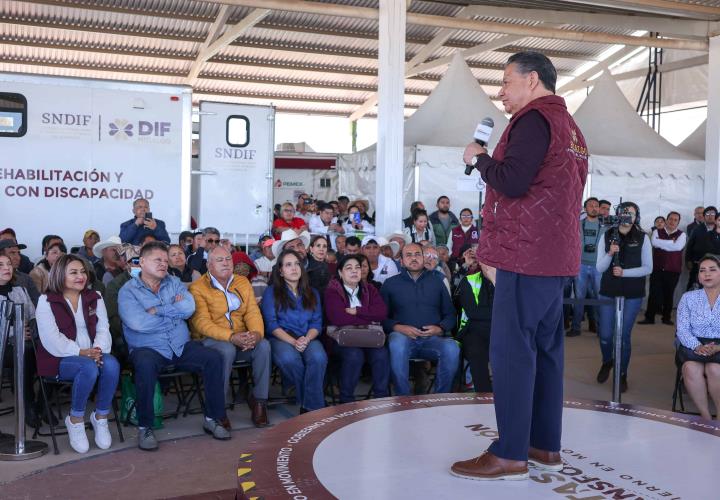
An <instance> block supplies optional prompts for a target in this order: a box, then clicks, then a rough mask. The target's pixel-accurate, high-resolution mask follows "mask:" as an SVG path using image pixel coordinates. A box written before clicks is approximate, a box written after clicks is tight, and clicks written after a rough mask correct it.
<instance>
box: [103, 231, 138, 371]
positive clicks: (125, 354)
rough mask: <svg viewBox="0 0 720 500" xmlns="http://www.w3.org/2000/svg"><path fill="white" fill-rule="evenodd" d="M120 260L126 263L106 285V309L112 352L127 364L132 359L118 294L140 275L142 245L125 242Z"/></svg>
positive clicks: (122, 363) (120, 252) (121, 361)
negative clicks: (121, 317)
mask: <svg viewBox="0 0 720 500" xmlns="http://www.w3.org/2000/svg"><path fill="white" fill-rule="evenodd" d="M118 255H119V257H120V260H121V261H122V262H124V263H125V268H124V269H123V271H122V272H121V273H120V274H118V275H117V276H115V277H114V278H113V279H112V280H111V281H110V282H109V283H108V284H107V286H106V287H105V294H104V298H105V309H106V310H107V315H108V321H109V322H110V335H111V336H112V353H113V354H114V355H115V357H116V358H117V359H118V361H120V365H121V366H125V365H127V364H128V362H129V361H130V352H129V351H128V346H127V342H125V336H124V335H123V326H122V320H121V319H120V311H119V310H118V296H119V294H120V289H121V288H122V287H123V286H125V283H127V282H128V281H130V280H131V279H132V278H137V277H138V276H140V247H136V246H135V245H131V244H130V243H123V244H122V245H121V246H120V249H119V250H118Z"/></svg>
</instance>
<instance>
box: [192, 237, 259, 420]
mask: <svg viewBox="0 0 720 500" xmlns="http://www.w3.org/2000/svg"><path fill="white" fill-rule="evenodd" d="M218 292H221V293H218ZM190 293H191V294H192V296H193V298H194V299H195V313H194V314H193V315H192V316H191V317H190V322H189V323H190V331H191V332H192V334H193V338H195V339H197V340H200V341H201V342H202V343H203V345H204V346H206V347H209V348H211V349H214V350H216V351H217V352H219V353H220V355H221V356H222V363H223V364H222V368H223V390H224V393H223V394H225V398H226V403H228V402H230V401H229V400H228V399H227V398H228V388H229V387H230V375H231V374H232V365H233V363H234V362H235V361H247V362H250V363H251V364H252V374H253V391H252V394H251V395H250V397H249V399H248V405H249V406H250V411H251V412H252V421H253V424H255V426H256V427H265V426H266V425H268V417H267V406H266V404H267V399H268V391H269V386H270V344H269V343H268V341H267V340H265V338H264V333H265V329H264V326H263V320H262V314H261V313H260V309H259V308H258V306H257V303H256V302H255V295H254V294H253V289H252V286H251V285H250V282H249V281H248V279H247V278H246V277H244V276H240V275H238V274H236V273H233V257H232V256H231V255H230V253H229V252H228V251H227V250H225V249H224V248H220V247H218V248H215V249H213V250H212V251H211V252H210V255H209V257H208V272H207V273H205V274H204V275H203V276H202V277H201V278H200V279H198V280H197V281H195V282H194V283H193V284H192V285H190Z"/></svg>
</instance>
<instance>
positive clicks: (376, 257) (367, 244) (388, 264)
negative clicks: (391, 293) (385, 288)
mask: <svg viewBox="0 0 720 500" xmlns="http://www.w3.org/2000/svg"><path fill="white" fill-rule="evenodd" d="M385 245H389V243H388V241H387V240H386V239H385V238H383V237H382V236H365V238H363V240H362V253H363V255H364V256H365V257H367V259H368V264H369V265H370V270H371V271H372V273H373V277H374V279H375V281H377V282H378V283H380V284H381V285H382V284H383V283H385V280H386V279H388V278H391V277H393V276H395V275H396V274H398V273H399V272H400V271H399V270H398V268H397V266H396V265H395V261H394V260H392V259H389V258H387V257H385V256H384V255H382V254H381V253H380V247H381V246H385Z"/></svg>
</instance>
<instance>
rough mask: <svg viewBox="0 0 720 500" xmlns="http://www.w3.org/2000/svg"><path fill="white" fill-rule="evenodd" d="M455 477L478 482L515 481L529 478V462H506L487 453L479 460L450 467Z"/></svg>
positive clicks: (473, 459) (474, 459)
mask: <svg viewBox="0 0 720 500" xmlns="http://www.w3.org/2000/svg"><path fill="white" fill-rule="evenodd" d="M450 473H451V474H452V475H453V476H457V477H462V478H465V479H474V480H476V481H497V480H506V481H515V480H520V479H527V478H528V477H529V474H528V467H527V462H524V461H520V460H506V459H504V458H500V457H496V456H495V455H493V454H492V453H490V452H489V451H486V452H485V453H483V454H482V455H480V456H479V457H477V458H471V459H470V460H463V461H462V462H455V463H454V464H453V465H452V467H450Z"/></svg>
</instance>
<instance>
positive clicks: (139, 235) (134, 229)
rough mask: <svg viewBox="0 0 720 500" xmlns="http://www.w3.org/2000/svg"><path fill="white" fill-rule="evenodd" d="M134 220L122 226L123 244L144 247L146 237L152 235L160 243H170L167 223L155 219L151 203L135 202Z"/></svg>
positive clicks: (145, 201)
mask: <svg viewBox="0 0 720 500" xmlns="http://www.w3.org/2000/svg"><path fill="white" fill-rule="evenodd" d="M133 215H134V216H135V217H134V218H132V219H130V220H127V221H125V222H123V223H122V224H120V239H121V240H122V242H123V243H131V244H133V245H142V242H143V241H144V240H145V237H146V236H148V235H152V236H153V237H155V239H156V240H158V241H163V242H165V243H168V244H169V243H170V236H168V232H167V230H166V229H165V223H164V222H163V221H161V220H160V219H153V218H152V212H150V202H149V201H147V200H145V199H143V198H138V199H137V200H135V201H134V202H133Z"/></svg>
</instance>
